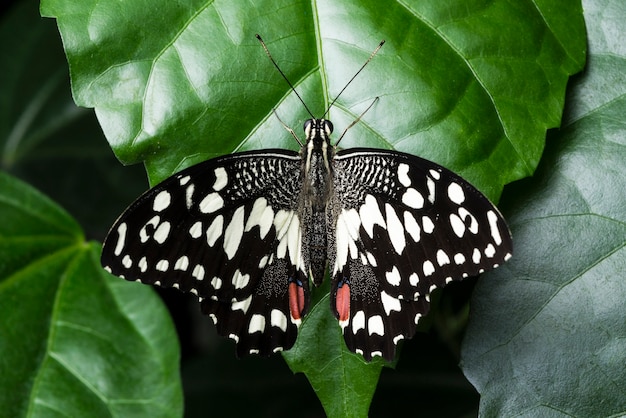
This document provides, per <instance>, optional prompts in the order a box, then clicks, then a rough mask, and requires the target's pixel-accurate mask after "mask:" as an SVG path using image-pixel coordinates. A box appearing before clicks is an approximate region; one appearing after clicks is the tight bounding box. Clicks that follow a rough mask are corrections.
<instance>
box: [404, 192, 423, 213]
mask: <svg viewBox="0 0 626 418" xmlns="http://www.w3.org/2000/svg"><path fill="white" fill-rule="evenodd" d="M402 203H404V204H405V205H407V206H408V207H410V208H413V209H421V208H423V207H424V196H422V194H421V193H420V192H418V191H417V190H415V189H413V188H409V189H407V190H406V192H404V194H403V195H402Z"/></svg>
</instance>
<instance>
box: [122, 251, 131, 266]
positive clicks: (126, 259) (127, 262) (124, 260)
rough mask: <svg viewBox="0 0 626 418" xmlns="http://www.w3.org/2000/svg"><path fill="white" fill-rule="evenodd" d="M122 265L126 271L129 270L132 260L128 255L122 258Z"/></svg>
mask: <svg viewBox="0 0 626 418" xmlns="http://www.w3.org/2000/svg"><path fill="white" fill-rule="evenodd" d="M122 265H123V266H124V267H126V268H127V269H129V268H131V266H132V265H133V260H132V259H131V258H130V256H129V255H128V254H126V255H125V256H124V258H122Z"/></svg>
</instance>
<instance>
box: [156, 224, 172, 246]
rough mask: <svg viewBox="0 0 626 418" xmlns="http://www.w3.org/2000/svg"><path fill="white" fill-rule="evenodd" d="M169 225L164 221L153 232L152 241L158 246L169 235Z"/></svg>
mask: <svg viewBox="0 0 626 418" xmlns="http://www.w3.org/2000/svg"><path fill="white" fill-rule="evenodd" d="M170 227H171V225H170V223H169V222H167V221H165V222H163V223H162V224H161V225H159V227H158V228H157V229H156V231H154V240H155V241H156V242H158V243H159V244H163V243H164V242H165V240H167V237H169V235H170Z"/></svg>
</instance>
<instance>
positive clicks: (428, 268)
mask: <svg viewBox="0 0 626 418" xmlns="http://www.w3.org/2000/svg"><path fill="white" fill-rule="evenodd" d="M422 268H423V270H424V276H426V277H428V276H430V275H431V274H433V273H434V272H435V266H434V265H433V263H432V262H431V261H430V260H426V261H424V265H423V266H422Z"/></svg>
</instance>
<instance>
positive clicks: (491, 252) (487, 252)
mask: <svg viewBox="0 0 626 418" xmlns="http://www.w3.org/2000/svg"><path fill="white" fill-rule="evenodd" d="M495 254H496V248H495V247H494V246H493V244H492V243H489V245H487V248H485V255H486V256H487V258H492V257H493V256H494V255H495Z"/></svg>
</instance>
